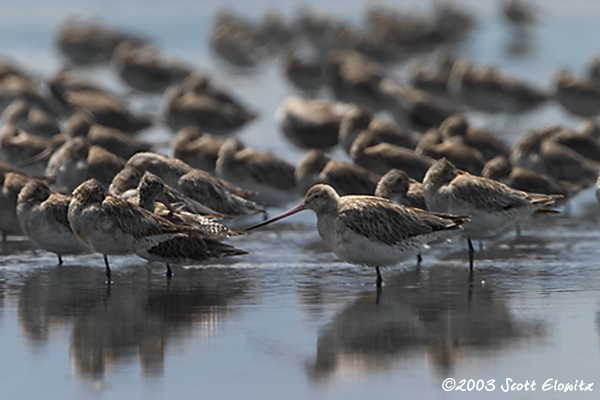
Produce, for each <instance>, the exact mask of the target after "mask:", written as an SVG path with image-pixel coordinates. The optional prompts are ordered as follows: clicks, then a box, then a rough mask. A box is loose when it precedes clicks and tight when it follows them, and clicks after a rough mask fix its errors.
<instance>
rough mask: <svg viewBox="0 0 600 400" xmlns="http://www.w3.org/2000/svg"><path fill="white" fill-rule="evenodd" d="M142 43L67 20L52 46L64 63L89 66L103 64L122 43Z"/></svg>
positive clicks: (97, 26) (95, 25) (91, 24)
mask: <svg viewBox="0 0 600 400" xmlns="http://www.w3.org/2000/svg"><path fill="white" fill-rule="evenodd" d="M125 40H126V41H129V42H134V43H138V44H140V43H142V42H143V39H141V38H137V37H134V36H133V35H131V34H128V33H125V32H120V31H117V30H114V29H111V28H109V27H107V26H104V25H101V24H99V23H97V22H88V21H82V20H76V19H72V18H69V19H67V20H66V21H64V22H63V23H62V25H61V26H60V28H59V29H58V33H57V35H56V38H55V42H56V47H57V48H58V50H59V52H60V53H61V55H62V56H64V57H65V58H66V60H67V62H68V63H70V64H73V65H77V66H78V65H81V66H90V65H97V64H107V63H108V62H109V61H110V58H111V55H112V52H113V51H114V49H115V47H116V46H117V45H118V44H119V43H120V42H122V41H125Z"/></svg>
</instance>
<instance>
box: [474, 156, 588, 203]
mask: <svg viewBox="0 0 600 400" xmlns="http://www.w3.org/2000/svg"><path fill="white" fill-rule="evenodd" d="M481 176H483V177H484V178H488V179H493V180H495V181H498V182H502V183H504V184H506V185H508V186H510V187H511V188H513V189H517V190H522V191H524V192H529V193H540V194H560V195H562V196H563V198H562V199H557V200H556V202H555V203H554V206H555V207H560V206H562V205H564V204H565V203H566V202H567V201H568V200H569V199H570V198H572V197H574V196H575V195H577V194H578V193H580V192H581V191H583V190H585V189H586V188H587V187H588V186H586V185H576V184H573V183H569V182H566V181H558V180H555V179H552V178H550V177H549V176H546V175H543V174H540V173H538V172H535V171H531V170H529V169H525V168H520V167H516V168H513V167H512V166H511V164H510V161H509V160H508V158H507V157H505V156H497V157H494V158H492V159H491V160H489V161H488V162H487V163H486V164H485V167H484V168H483V171H482V173H481Z"/></svg>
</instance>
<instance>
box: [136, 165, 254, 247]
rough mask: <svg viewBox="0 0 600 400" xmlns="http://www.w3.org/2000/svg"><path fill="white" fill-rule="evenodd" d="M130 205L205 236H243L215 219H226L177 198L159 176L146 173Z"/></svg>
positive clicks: (218, 237) (182, 198)
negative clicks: (137, 206)
mask: <svg viewBox="0 0 600 400" xmlns="http://www.w3.org/2000/svg"><path fill="white" fill-rule="evenodd" d="M127 200H128V201H129V202H130V203H133V204H137V205H139V206H140V207H142V208H144V209H146V210H148V211H151V212H153V213H155V214H157V215H160V216H161V217H163V218H165V219H168V220H169V221H170V222H172V223H174V224H176V225H182V226H186V227H190V228H194V229H197V230H198V231H200V232H201V233H202V234H203V235H204V236H205V237H207V238H211V239H215V240H223V239H226V238H229V237H231V236H238V235H245V233H244V232H235V231H232V230H229V229H228V228H226V227H225V226H223V225H221V224H220V223H219V222H218V221H217V219H219V218H223V217H227V216H224V215H220V214H218V213H216V212H213V213H212V214H211V215H209V213H208V212H207V211H212V210H210V209H209V210H198V208H196V207H194V206H195V205H194V204H193V201H190V200H191V199H189V200H188V199H185V198H184V197H183V196H176V192H175V193H174V190H173V189H171V188H169V187H168V186H166V185H165V184H164V182H163V181H162V179H160V178H159V177H158V176H156V175H154V174H152V173H150V172H148V171H146V173H145V174H144V176H142V179H141V180H140V183H139V185H138V187H137V194H136V195H134V196H132V197H129V198H127Z"/></svg>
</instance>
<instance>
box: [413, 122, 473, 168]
mask: <svg viewBox="0 0 600 400" xmlns="http://www.w3.org/2000/svg"><path fill="white" fill-rule="evenodd" d="M415 152H416V153H417V154H421V155H423V156H425V157H429V158H431V159H434V160H438V159H440V158H446V159H447V160H448V161H450V162H451V163H453V164H454V165H456V166H457V168H459V169H464V170H465V171H467V172H470V173H472V174H474V175H479V174H481V170H482V169H483V166H484V165H485V158H484V157H483V154H481V152H480V151H479V150H477V149H475V148H473V147H471V146H467V145H465V144H462V143H453V142H449V141H444V138H443V136H442V134H441V132H440V130H439V129H436V128H431V129H430V130H428V131H427V132H425V134H423V136H421V139H419V144H418V145H417V148H416V150H415Z"/></svg>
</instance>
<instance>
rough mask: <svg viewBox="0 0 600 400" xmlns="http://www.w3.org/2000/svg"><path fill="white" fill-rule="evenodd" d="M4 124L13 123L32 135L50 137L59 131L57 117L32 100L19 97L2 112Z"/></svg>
mask: <svg viewBox="0 0 600 400" xmlns="http://www.w3.org/2000/svg"><path fill="white" fill-rule="evenodd" d="M2 119H3V121H4V123H6V124H13V125H15V126H16V127H17V128H19V129H23V130H24V131H25V132H27V133H30V134H32V135H36V136H41V137H44V138H50V137H52V136H54V135H57V134H59V133H60V124H59V121H58V118H57V117H56V116H54V115H53V114H51V113H49V112H48V111H46V110H44V109H42V108H40V107H39V106H37V105H35V104H34V103H33V102H31V101H29V100H27V99H25V98H22V97H19V98H17V99H15V101H13V102H12V103H10V104H9V105H8V107H6V108H5V109H4V111H3V112H2Z"/></svg>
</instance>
